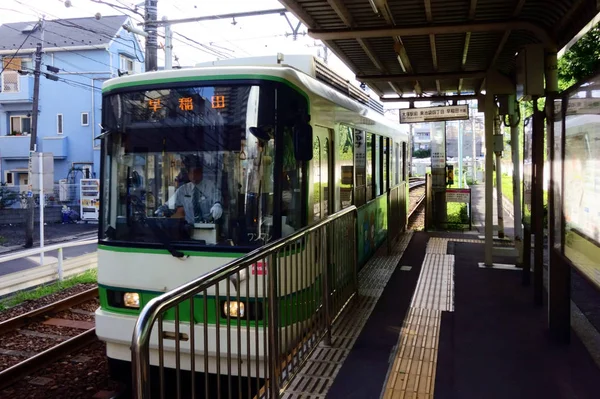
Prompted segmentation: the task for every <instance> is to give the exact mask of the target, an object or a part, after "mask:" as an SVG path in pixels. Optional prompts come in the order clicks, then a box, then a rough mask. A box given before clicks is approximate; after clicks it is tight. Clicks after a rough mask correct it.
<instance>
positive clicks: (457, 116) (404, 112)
mask: <svg viewBox="0 0 600 399" xmlns="http://www.w3.org/2000/svg"><path fill="white" fill-rule="evenodd" d="M461 119H469V106H468V105H449V106H445V107H429V108H408V109H401V110H400V123H418V122H436V121H451V120H461Z"/></svg>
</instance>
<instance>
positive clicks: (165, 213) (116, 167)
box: [96, 56, 408, 382]
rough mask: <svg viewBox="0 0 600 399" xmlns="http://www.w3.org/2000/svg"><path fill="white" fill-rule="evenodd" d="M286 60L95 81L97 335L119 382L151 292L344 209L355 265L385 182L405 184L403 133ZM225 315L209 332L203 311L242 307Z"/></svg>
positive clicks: (376, 217)
mask: <svg viewBox="0 0 600 399" xmlns="http://www.w3.org/2000/svg"><path fill="white" fill-rule="evenodd" d="M294 59H295V60H299V61H301V62H299V63H297V65H296V66H297V67H293V66H289V65H285V64H273V65H264V66H256V63H255V64H254V66H248V65H252V62H253V61H248V62H247V63H246V66H243V65H238V66H236V65H232V66H210V67H199V68H190V69H180V70H170V71H160V72H150V73H143V74H139V75H133V76H124V77H119V78H115V79H111V80H108V81H107V82H106V83H105V84H104V86H103V89H102V90H103V104H102V114H103V116H102V127H103V134H102V166H101V182H102V185H101V186H102V187H101V192H102V197H101V210H100V231H99V247H98V287H99V292H100V303H101V307H100V308H99V309H98V310H97V311H96V332H97V335H98V337H99V338H100V339H101V340H103V341H105V342H106V345H107V355H108V358H109V362H110V368H111V373H112V374H113V376H114V377H116V378H120V379H123V380H125V381H127V382H129V381H130V375H131V374H130V373H129V372H126V371H125V370H124V369H126V368H128V367H129V362H130V359H131V353H130V344H131V337H132V331H133V329H134V325H135V322H136V318H137V315H138V314H139V312H140V309H141V308H143V307H144V305H145V304H146V303H148V301H150V300H151V299H152V298H154V297H156V296H159V295H161V294H162V293H164V292H166V291H168V290H171V289H173V288H175V287H177V286H180V285H181V284H183V283H185V282H188V281H190V280H192V279H194V278H197V277H198V276H200V275H202V274H204V273H206V272H207V271H210V270H212V269H214V268H216V267H218V266H221V265H224V264H226V263H228V262H229V261H231V260H232V259H233V258H238V257H242V256H244V254H246V253H248V252H250V251H251V250H254V249H256V248H258V247H260V246H262V245H264V244H265V243H267V242H270V241H273V240H276V239H278V238H280V237H284V236H286V235H289V234H291V233H293V232H294V231H297V230H298V229H301V228H303V227H305V226H308V225H310V224H312V223H315V222H316V221H318V220H321V219H322V218H325V217H326V216H328V215H329V214H332V213H334V212H337V211H339V210H342V209H343V208H345V207H348V206H350V205H351V204H354V205H356V206H357V208H358V223H359V226H358V242H356V243H355V244H356V246H357V247H358V255H359V264H360V265H362V264H364V263H365V262H366V261H367V260H368V258H369V257H370V256H371V255H372V254H373V252H374V251H375V250H376V249H377V247H378V246H380V245H381V244H382V243H383V242H384V241H385V239H386V234H387V230H388V220H387V201H388V198H387V192H388V189H390V188H392V187H396V186H398V185H400V184H403V186H402V187H403V190H406V191H405V193H406V192H407V190H408V184H406V183H407V182H406V180H407V173H406V167H405V165H406V162H405V159H406V151H407V148H406V146H407V141H408V136H407V134H406V132H405V131H403V130H402V129H401V127H400V125H398V124H397V123H393V122H392V121H389V120H388V119H386V118H384V117H383V115H382V112H381V110H380V112H377V111H376V110H374V109H373V108H372V107H371V106H370V105H369V100H368V97H367V96H366V95H365V94H364V93H363V92H361V91H360V90H359V89H356V88H354V87H349V86H346V89H345V90H346V93H345V94H343V93H342V91H341V89H342V88H343V84H345V81H344V80H341V79H338V78H337V77H336V76H335V74H334V73H333V72H331V71H330V70H328V69H327V67H326V66H324V65H323V64H321V63H320V62H319V61H317V60H315V59H313V58H312V57H308V56H307V57H299V56H296V57H294ZM240 63H243V62H241V61H240ZM198 181H200V183H198ZM198 187H199V188H198ZM198 191H200V192H198ZM407 197H408V196H407V195H401V196H398V198H401V199H402V201H404V200H403V199H404V198H407ZM198 199H199V202H201V205H198V206H196V204H197V203H198ZM404 202H406V201H404ZM402 207H403V208H404V209H406V204H405V203H404V204H402ZM405 214H406V213H405V212H404V215H405ZM404 219H405V216H404ZM399 222H400V223H401V224H404V225H405V222H406V221H405V220H400V221H399ZM403 222H404V223H403ZM395 223H396V222H395ZM260 274H261V272H260V270H258V268H257V270H256V275H253V276H249V278H250V279H253V278H258V275H260ZM213 305H214V306H218V304H213ZM261 306H262V305H261V304H260V303H255V304H253V307H252V308H250V309H246V311H249V312H253V313H254V315H253V316H252V317H253V318H255V317H258V315H260V314H261V309H260V307H261ZM200 308H201V307H200V306H198V309H200ZM221 310H222V312H220V313H221V314H220V315H219V312H213V313H212V314H210V315H209V320H208V321H209V323H212V324H213V325H214V328H215V329H216V328H217V323H216V321H217V320H210V318H211V317H212V318H213V319H216V318H219V317H220V319H219V324H218V325H219V326H220V328H225V326H224V323H226V322H227V318H226V317H225V315H224V314H223V312H228V313H229V316H230V317H231V318H235V317H236V316H237V315H239V313H240V311H241V309H238V308H237V307H236V306H233V305H226V306H224V307H223V309H221ZM263 313H264V312H263ZM167 321H168V320H167ZM261 340H262V338H261ZM169 356H173V354H169V352H168V350H167V353H166V354H165V364H166V365H167V366H168V365H169V364H173V359H172V358H171V359H170V358H169ZM196 356H198V357H201V356H202V354H201V353H199V352H198V351H197V352H196Z"/></svg>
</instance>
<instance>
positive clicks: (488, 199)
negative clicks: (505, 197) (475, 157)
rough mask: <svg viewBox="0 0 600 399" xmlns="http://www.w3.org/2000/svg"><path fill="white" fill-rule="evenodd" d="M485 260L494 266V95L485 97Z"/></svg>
mask: <svg viewBox="0 0 600 399" xmlns="http://www.w3.org/2000/svg"><path fill="white" fill-rule="evenodd" d="M484 109H485V258H484V263H485V265H486V266H490V267H491V266H492V264H493V250H494V185H493V179H494V171H493V168H494V137H493V136H494V115H495V111H496V105H495V102H494V95H493V94H492V93H487V94H486V96H485V105H484Z"/></svg>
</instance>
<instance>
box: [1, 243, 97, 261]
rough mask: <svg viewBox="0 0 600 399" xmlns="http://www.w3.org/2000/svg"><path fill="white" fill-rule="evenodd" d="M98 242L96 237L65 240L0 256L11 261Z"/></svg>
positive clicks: (2, 259)
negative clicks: (83, 239) (81, 239)
mask: <svg viewBox="0 0 600 399" xmlns="http://www.w3.org/2000/svg"><path fill="white" fill-rule="evenodd" d="M97 243H98V239H97V238H94V239H90V240H85V241H71V242H65V243H61V244H54V245H49V246H47V247H44V248H34V249H28V250H26V251H19V252H17V253H16V254H11V255H3V256H0V263H4V262H9V261H11V260H16V259H21V258H27V257H29V256H34V255H39V254H41V253H42V252H50V251H56V250H61V249H63V248H70V247H78V246H80V245H88V244H97Z"/></svg>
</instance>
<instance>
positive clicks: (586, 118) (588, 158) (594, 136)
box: [562, 77, 600, 286]
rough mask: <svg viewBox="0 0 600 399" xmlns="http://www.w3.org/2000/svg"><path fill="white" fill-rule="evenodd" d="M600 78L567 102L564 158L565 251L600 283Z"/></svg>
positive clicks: (593, 279)
mask: <svg viewBox="0 0 600 399" xmlns="http://www.w3.org/2000/svg"><path fill="white" fill-rule="evenodd" d="M599 87H600V78H598V77H596V78H594V79H591V80H589V81H588V82H586V83H584V84H583V85H582V86H581V87H580V88H579V89H578V90H577V91H575V92H573V93H572V94H571V96H570V97H569V99H568V102H567V113H566V120H565V148H564V152H565V158H564V169H563V170H564V181H563V182H564V188H563V190H562V193H563V195H564V199H563V200H564V205H563V206H564V208H563V209H564V210H563V211H564V216H565V237H564V253H565V256H566V257H567V258H569V259H570V260H571V261H572V262H573V264H574V265H575V266H576V267H577V268H578V269H579V270H580V271H581V272H582V273H583V274H585V275H586V276H587V277H588V278H589V279H590V280H591V281H592V282H594V283H595V284H596V285H597V286H600V263H599V262H598V259H600V228H599V227H598V226H600V206H599V201H598V198H599V197H600V162H599V161H598V154H600V100H599V99H598V97H600V96H598V88H599Z"/></svg>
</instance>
